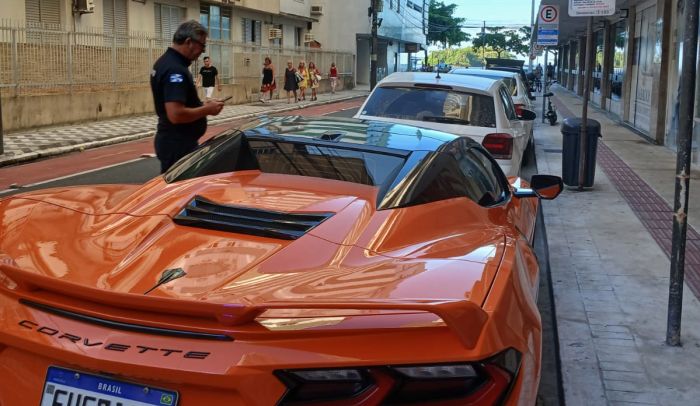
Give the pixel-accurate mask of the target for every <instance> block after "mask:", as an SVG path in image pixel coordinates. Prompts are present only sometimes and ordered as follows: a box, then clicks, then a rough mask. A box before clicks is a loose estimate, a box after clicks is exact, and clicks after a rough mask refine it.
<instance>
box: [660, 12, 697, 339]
mask: <svg viewBox="0 0 700 406" xmlns="http://www.w3.org/2000/svg"><path fill="white" fill-rule="evenodd" d="M683 15H684V16H685V30H684V32H685V33H684V35H683V62H682V67H681V69H682V70H681V78H680V88H681V91H680V94H679V95H678V104H679V105H680V111H679V120H678V152H677V154H676V191H675V194H674V195H675V197H674V202H673V240H672V243H671V275H670V284H669V287H668V322H667V325H666V344H667V345H671V346H674V347H679V346H680V345H681V315H682V309H683V278H684V274H685V243H686V233H687V231H688V197H689V190H688V189H689V187H690V160H691V153H692V147H693V145H692V138H693V112H694V111H695V95H694V93H695V80H696V79H695V74H696V73H697V71H696V65H695V63H696V61H697V59H696V58H697V45H698V0H686V1H685V2H684V5H683Z"/></svg>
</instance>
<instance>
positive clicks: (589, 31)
mask: <svg viewBox="0 0 700 406" xmlns="http://www.w3.org/2000/svg"><path fill="white" fill-rule="evenodd" d="M584 56H585V58H584V60H585V63H584V65H583V66H584V69H586V71H585V74H584V76H583V109H582V111H581V133H580V134H581V139H580V140H579V141H580V143H579V156H580V158H579V162H578V190H579V191H582V190H583V183H584V181H585V180H586V174H585V169H586V159H588V157H587V156H586V152H587V146H588V140H587V138H588V97H589V92H590V89H591V75H592V71H593V61H594V60H595V59H594V58H593V17H588V24H587V27H586V55H584ZM545 63H547V62H545Z"/></svg>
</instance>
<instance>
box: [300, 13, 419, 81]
mask: <svg viewBox="0 0 700 406" xmlns="http://www.w3.org/2000/svg"><path fill="white" fill-rule="evenodd" d="M375 1H376V2H377V5H378V8H377V10H378V20H379V22H380V24H379V28H378V30H377V37H378V50H377V69H378V75H377V77H378V80H380V79H381V78H383V77H384V76H386V75H388V74H391V73H393V72H397V71H406V70H410V69H411V66H409V64H408V61H409V60H410V55H411V54H412V53H416V52H422V50H423V49H425V47H426V45H427V42H426V41H427V40H426V33H427V25H428V4H429V1H427V0H375ZM312 4H313V7H314V8H312V10H315V12H316V13H322V16H320V17H319V21H318V24H314V35H315V36H316V38H318V39H319V41H321V42H322V43H323V44H324V46H325V44H328V46H329V47H330V48H332V49H338V50H343V51H347V52H352V53H354V54H355V55H356V58H357V61H356V78H357V83H358V84H362V85H368V84H369V76H370V54H371V46H372V45H371V44H372V37H371V33H372V24H371V23H372V20H371V14H370V10H369V8H370V7H371V6H372V1H371V0H353V1H343V0H313V3H312Z"/></svg>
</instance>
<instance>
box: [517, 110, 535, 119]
mask: <svg viewBox="0 0 700 406" xmlns="http://www.w3.org/2000/svg"><path fill="white" fill-rule="evenodd" d="M536 118H537V114H535V112H534V111H532V110H528V109H522V110H520V115H519V116H518V119H519V120H525V121H532V120H534V119H536Z"/></svg>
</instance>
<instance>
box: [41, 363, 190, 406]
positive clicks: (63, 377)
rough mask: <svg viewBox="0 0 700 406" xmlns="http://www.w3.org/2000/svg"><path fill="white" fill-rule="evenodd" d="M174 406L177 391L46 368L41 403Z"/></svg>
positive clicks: (52, 405) (59, 405) (48, 405)
mask: <svg viewBox="0 0 700 406" xmlns="http://www.w3.org/2000/svg"><path fill="white" fill-rule="evenodd" d="M73 405H81V406H82V405H99V406H153V405H157V406H175V405H177V392H175V391H171V390H164V389H159V388H153V387H150V386H146V385H139V384H135V383H131V382H124V381H117V380H114V379H110V378H106V377H104V376H99V375H92V374H86V373H83V372H77V371H70V370H68V369H63V368H57V367H49V370H48V372H47V373H46V382H45V383H44V392H43V394H42V397H41V406H73Z"/></svg>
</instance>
